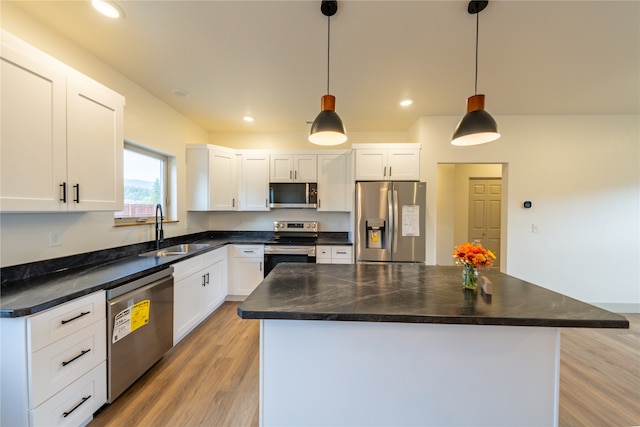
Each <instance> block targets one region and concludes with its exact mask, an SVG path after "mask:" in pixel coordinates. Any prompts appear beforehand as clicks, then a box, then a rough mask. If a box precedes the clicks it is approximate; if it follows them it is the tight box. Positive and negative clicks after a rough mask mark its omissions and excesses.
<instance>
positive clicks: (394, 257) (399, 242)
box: [356, 181, 427, 263]
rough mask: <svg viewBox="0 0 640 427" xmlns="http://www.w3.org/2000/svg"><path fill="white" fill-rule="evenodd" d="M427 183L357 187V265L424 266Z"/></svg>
mask: <svg viewBox="0 0 640 427" xmlns="http://www.w3.org/2000/svg"><path fill="white" fill-rule="evenodd" d="M426 198H427V184H426V183H424V182H400V181H380V182H358V183H356V261H357V262H390V261H391V262H421V263H423V262H425V235H424V231H425V218H426V212H425V206H426Z"/></svg>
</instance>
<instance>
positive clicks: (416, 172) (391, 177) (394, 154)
mask: <svg viewBox="0 0 640 427" xmlns="http://www.w3.org/2000/svg"><path fill="white" fill-rule="evenodd" d="M376 145H377V147H376ZM392 145H393V146H392ZM353 148H354V151H355V156H356V170H355V175H356V181H418V180H420V144H354V145H353Z"/></svg>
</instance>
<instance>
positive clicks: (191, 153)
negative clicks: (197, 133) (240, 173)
mask: <svg viewBox="0 0 640 427" xmlns="http://www.w3.org/2000/svg"><path fill="white" fill-rule="evenodd" d="M237 162H238V160H237V155H236V152H235V150H232V149H229V148H225V147H218V146H215V145H207V144H193V145H187V210H190V211H234V210H237V198H238V196H237V193H238V184H237V183H238V180H237V172H236V171H237Z"/></svg>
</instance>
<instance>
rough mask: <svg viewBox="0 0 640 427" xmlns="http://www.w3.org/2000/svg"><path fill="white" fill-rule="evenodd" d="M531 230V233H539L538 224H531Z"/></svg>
mask: <svg viewBox="0 0 640 427" xmlns="http://www.w3.org/2000/svg"><path fill="white" fill-rule="evenodd" d="M531 232H532V233H539V232H540V225H539V224H531Z"/></svg>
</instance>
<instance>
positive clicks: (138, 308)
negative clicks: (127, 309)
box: [131, 299, 151, 332]
mask: <svg viewBox="0 0 640 427" xmlns="http://www.w3.org/2000/svg"><path fill="white" fill-rule="evenodd" d="M150 305H151V301H149V300H148V299H146V300H143V301H140V302H138V303H135V304H134V305H133V307H131V332H133V331H135V330H136V329H138V328H140V327H142V326H144V325H146V324H147V323H149V306H150Z"/></svg>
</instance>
